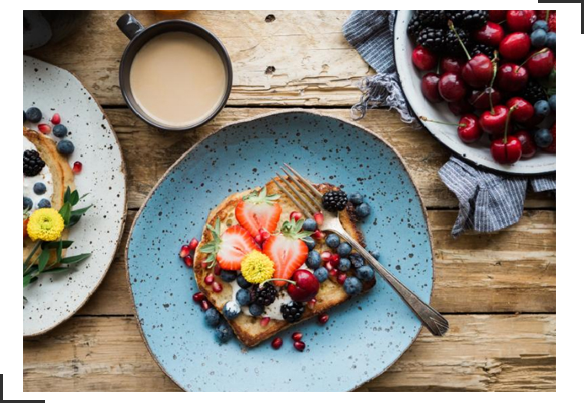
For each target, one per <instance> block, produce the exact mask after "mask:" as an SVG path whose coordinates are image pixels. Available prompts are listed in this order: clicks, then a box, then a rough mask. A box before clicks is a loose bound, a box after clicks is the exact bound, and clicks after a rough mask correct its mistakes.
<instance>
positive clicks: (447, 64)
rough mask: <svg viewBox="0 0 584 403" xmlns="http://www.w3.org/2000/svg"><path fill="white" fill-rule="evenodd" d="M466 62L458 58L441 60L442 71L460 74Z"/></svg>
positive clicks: (448, 57) (447, 57)
mask: <svg viewBox="0 0 584 403" xmlns="http://www.w3.org/2000/svg"><path fill="white" fill-rule="evenodd" d="M464 63H465V61H464V60H463V59H460V58H458V57H450V56H446V57H443V58H442V59H441V60H440V70H441V71H442V72H446V71H451V72H453V73H460V72H461V71H462V66H464Z"/></svg>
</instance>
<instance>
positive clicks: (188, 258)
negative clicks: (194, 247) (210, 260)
mask: <svg viewBox="0 0 584 403" xmlns="http://www.w3.org/2000/svg"><path fill="white" fill-rule="evenodd" d="M183 260H184V262H185V265H186V266H187V267H193V257H192V256H191V255H187V256H185V257H184V258H183Z"/></svg>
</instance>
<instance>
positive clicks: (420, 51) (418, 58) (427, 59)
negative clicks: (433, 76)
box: [412, 45, 438, 71]
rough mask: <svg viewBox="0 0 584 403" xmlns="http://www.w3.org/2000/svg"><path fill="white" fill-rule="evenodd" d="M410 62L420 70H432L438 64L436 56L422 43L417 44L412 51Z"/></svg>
mask: <svg viewBox="0 0 584 403" xmlns="http://www.w3.org/2000/svg"><path fill="white" fill-rule="evenodd" d="M412 62H413V63H414V66H416V67H417V68H418V69H420V70H422V71H425V70H432V69H435V68H436V66H437V65H438V57H437V56H436V55H435V54H434V53H432V52H431V51H430V50H428V49H426V48H425V47H423V46H422V45H418V46H416V48H415V49H414V51H413V52H412Z"/></svg>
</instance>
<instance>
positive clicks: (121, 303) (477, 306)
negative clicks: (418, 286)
mask: <svg viewBox="0 0 584 403" xmlns="http://www.w3.org/2000/svg"><path fill="white" fill-rule="evenodd" d="M135 214H136V212H135V211H130V213H129V215H128V225H127V226H126V231H125V234H124V238H123V240H122V244H121V245H125V243H126V239H127V236H128V231H129V228H130V226H131V223H132V222H133V220H134V217H135ZM455 217H456V212H454V211H430V212H429V219H430V228H431V230H432V235H433V240H434V252H435V256H436V274H435V283H434V293H433V297H432V298H433V305H434V306H435V307H436V308H437V309H438V310H440V311H442V312H451V313H452V312H456V313H464V312H552V313H553V312H555V310H556V278H555V274H556V269H555V268H556V239H555V212H553V211H530V212H528V213H526V214H525V215H524V216H523V218H522V219H521V221H520V222H519V223H518V224H517V225H515V226H513V227H511V228H508V229H506V230H504V231H500V232H499V233H496V234H490V235H485V234H466V235H464V236H463V237H460V238H459V239H456V240H454V239H452V237H451V236H450V229H451V226H452V222H453V221H454V219H455ZM178 247H179V245H177V248H178ZM123 250H124V248H123V247H122V248H120V250H118V252H117V255H116V259H115V261H114V263H113V265H112V267H111V268H110V271H109V273H108V274H107V276H106V278H105V280H104V282H103V284H102V285H101V286H100V288H99V289H98V291H97V292H96V293H95V295H94V296H93V297H92V298H91V299H90V300H89V302H88V303H87V305H86V306H85V307H84V308H83V309H82V311H81V313H82V314H87V315H131V314H133V308H132V302H131V298H130V294H129V290H128V284H127V281H126V269H125V266H124V260H123ZM177 251H178V249H177ZM169 270H187V269H186V268H185V267H184V266H182V265H180V264H177V267H172V268H169Z"/></svg>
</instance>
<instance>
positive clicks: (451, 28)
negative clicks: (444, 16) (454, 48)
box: [448, 20, 472, 60]
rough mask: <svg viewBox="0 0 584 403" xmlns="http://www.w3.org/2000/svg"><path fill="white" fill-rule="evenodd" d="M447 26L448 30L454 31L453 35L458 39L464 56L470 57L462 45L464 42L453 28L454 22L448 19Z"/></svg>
mask: <svg viewBox="0 0 584 403" xmlns="http://www.w3.org/2000/svg"><path fill="white" fill-rule="evenodd" d="M448 28H450V30H451V31H452V32H454V35H456V38H457V39H458V42H459V43H460V46H462V50H464V53H466V57H468V60H470V59H472V57H470V53H468V50H466V46H464V43H463V42H462V39H461V38H460V35H458V32H456V28H454V23H453V22H452V20H449V21H448Z"/></svg>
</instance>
